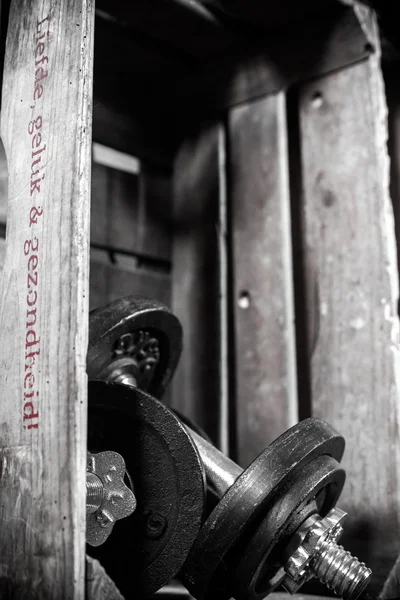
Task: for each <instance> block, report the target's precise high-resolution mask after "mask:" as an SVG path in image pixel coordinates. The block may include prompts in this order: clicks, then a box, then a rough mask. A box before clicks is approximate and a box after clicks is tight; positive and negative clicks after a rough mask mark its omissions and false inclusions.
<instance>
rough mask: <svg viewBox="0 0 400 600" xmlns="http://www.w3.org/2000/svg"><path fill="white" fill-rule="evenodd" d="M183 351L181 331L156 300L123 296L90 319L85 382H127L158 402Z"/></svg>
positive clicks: (174, 318)
mask: <svg viewBox="0 0 400 600" xmlns="http://www.w3.org/2000/svg"><path fill="white" fill-rule="evenodd" d="M181 352H182V326H181V324H180V322H179V320H178V319H177V317H175V315H173V314H172V313H171V312H170V310H169V309H168V308H167V307H166V306H164V304H161V302H157V301H155V300H149V299H147V298H142V297H139V296H128V297H126V298H120V299H119V300H116V301H115V302H111V303H110V304H108V305H107V306H104V307H101V308H97V309H95V310H93V311H91V313H90V315H89V349H88V354H87V373H88V378H89V380H94V379H99V380H103V381H115V382H117V383H130V384H133V385H135V386H136V387H138V388H140V389H142V390H145V391H147V392H149V394H151V395H153V396H155V397H157V398H161V396H162V395H163V393H164V391H165V388H166V386H167V384H168V383H169V381H170V380H171V377H172V376H173V374H174V371H175V369H176V367H177V364H178V361H179V357H180V355H181Z"/></svg>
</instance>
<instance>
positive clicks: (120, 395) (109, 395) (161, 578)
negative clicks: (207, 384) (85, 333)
mask: <svg viewBox="0 0 400 600" xmlns="http://www.w3.org/2000/svg"><path fill="white" fill-rule="evenodd" d="M88 396H89V406H88V428H90V412H91V411H92V410H94V409H103V408H105V409H106V410H114V411H117V412H120V413H121V414H126V415H128V416H130V417H131V418H132V419H133V416H132V410H133V406H136V410H138V409H139V411H140V412H141V416H142V418H143V414H146V413H147V414H149V412H150V406H151V404H153V406H154V405H155V406H156V407H157V411H158V414H159V415H162V417H163V419H166V420H169V421H170V422H172V421H173V422H174V425H176V426H177V427H174V435H173V436H171V438H170V439H169V440H167V443H168V444H170V445H171V446H176V448H177V447H178V443H179V440H178V436H177V435H176V432H177V431H178V430H179V432H180V433H179V436H180V442H182V440H183V439H184V440H185V442H184V443H185V445H186V452H185V461H184V464H185V472H184V473H179V489H180V491H182V490H185V489H187V488H188V484H187V473H188V472H189V471H190V479H191V486H190V488H191V490H190V491H192V488H193V485H194V484H195V486H196V488H197V493H198V495H199V498H200V494H201V499H200V500H199V510H198V512H197V514H196V516H195V515H193V510H191V511H189V513H190V517H191V518H190V523H191V527H190V528H188V527H187V523H186V522H185V521H187V519H184V518H183V517H182V515H180V516H179V517H178V519H177V524H176V527H175V530H174V532H173V533H172V535H171V537H170V538H169V542H168V544H167V545H166V546H165V547H164V548H163V550H162V551H161V553H160V554H159V555H158V556H157V558H156V559H155V561H153V563H152V564H151V565H149V566H148V567H147V568H146V569H145V570H144V571H142V573H141V578H140V580H139V581H136V582H135V586H134V587H135V589H134V590H133V592H132V593H133V594H137V593H138V585H140V592H141V594H142V595H143V596H144V597H147V596H149V595H152V594H153V593H154V592H155V591H157V590H158V589H159V588H160V587H162V586H163V585H165V583H167V582H168V581H169V580H170V579H171V578H173V577H175V576H176V575H177V573H178V572H179V570H180V568H181V566H182V564H183V562H184V560H185V558H186V555H187V553H188V551H189V549H190V547H191V545H192V544H193V541H194V540H195V538H196V536H197V535H198V531H199V530H200V527H201V524H202V522H203V515H204V509H205V489H206V476H205V472H204V466H203V463H202V461H201V458H200V455H199V452H198V450H197V448H196V446H195V444H194V443H193V441H192V439H191V437H190V435H189V434H188V432H187V431H186V429H185V427H184V425H183V424H182V423H181V422H180V420H179V419H178V417H176V416H175V415H174V414H173V412H172V411H171V410H170V409H169V408H168V407H167V406H165V404H163V403H162V402H160V401H159V400H157V399H156V398H153V397H152V396H151V395H150V394H147V393H146V392H143V391H142V390H139V389H137V388H131V387H129V386H125V385H123V384H118V383H114V382H104V381H100V380H91V381H89V383H88ZM101 396H102V397H101ZM151 416H153V415H151ZM147 422H149V421H146V423H147ZM151 425H152V426H153V427H154V425H155V424H154V422H153V421H152V422H151ZM164 439H165V438H164ZM123 458H124V459H125V461H126V464H127V467H128V466H129V465H128V460H127V458H126V457H125V456H124V457H123ZM189 460H190V463H189ZM188 465H190V466H188ZM196 479H197V482H196ZM133 483H134V485H135V482H133ZM185 497H187V501H186V503H187V505H188V506H187V508H188V507H189V506H190V507H192V506H193V503H192V502H191V501H189V497H190V495H189V494H187V496H185ZM181 498H182V496H181ZM181 501H182V502H183V500H181ZM186 510H187V509H186ZM111 535H112V534H111ZM176 540H179V542H178V543H174V541H175V542H176ZM182 543H183V544H184V546H185V549H186V550H185V556H182V553H181V552H179V553H178V550H175V551H176V554H177V556H176V557H175V559H174V561H175V562H174V569H173V570H174V572H173V573H172V570H171V569H169V571H168V575H167V576H165V575H163V568H162V564H163V560H164V557H165V555H166V554H168V556H169V557H171V555H172V554H171V549H170V547H171V546H172V544H173V545H174V547H175V548H178V547H179V546H182ZM167 550H168V552H167ZM178 554H179V556H178ZM103 566H104V567H105V568H107V567H106V565H103ZM150 569H151V573H152V575H151V584H150V582H149V581H147V580H150V577H149V573H150ZM146 578H147V579H146ZM154 581H156V583H154ZM115 583H116V585H117V586H118V582H117V581H116V582H115ZM124 593H125V594H126V593H127V592H126V590H125V592H124ZM132 598H133V596H132ZM127 600H128V598H127Z"/></svg>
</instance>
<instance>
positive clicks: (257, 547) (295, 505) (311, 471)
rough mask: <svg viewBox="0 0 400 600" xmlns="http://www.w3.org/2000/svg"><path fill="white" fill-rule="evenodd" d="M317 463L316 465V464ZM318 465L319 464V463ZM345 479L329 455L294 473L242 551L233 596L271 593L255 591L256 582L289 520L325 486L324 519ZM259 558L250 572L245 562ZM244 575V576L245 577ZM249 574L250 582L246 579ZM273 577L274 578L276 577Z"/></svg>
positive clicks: (253, 598)
mask: <svg viewBox="0 0 400 600" xmlns="http://www.w3.org/2000/svg"><path fill="white" fill-rule="evenodd" d="M316 463H317V464H316ZM318 463H319V464H318ZM311 479H317V480H318V481H317V483H316V485H312V483H311V481H310V480H311ZM345 479H346V473H345V470H344V469H343V467H341V466H340V464H339V463H338V461H337V460H336V459H334V458H333V457H332V456H329V455H327V454H323V455H321V456H318V457H316V458H315V459H314V460H312V461H310V462H309V463H307V464H306V465H304V467H303V468H302V469H301V470H300V471H298V472H297V478H296V481H294V482H293V483H292V484H291V485H290V486H289V487H290V494H285V496H282V498H280V499H279V500H278V501H277V502H275V503H274V504H273V505H272V506H271V508H270V510H269V511H268V513H267V514H266V515H265V516H264V517H263V518H262V521H261V523H260V524H259V525H258V526H257V528H256V531H255V532H253V534H252V536H251V539H250V542H249V543H248V544H247V545H246V546H245V549H244V550H242V552H241V559H240V562H239V564H238V565H237V566H236V568H235V569H234V579H235V586H236V588H235V589H236V590H237V593H236V597H237V599H238V600H263V598H265V597H266V596H268V595H269V594H270V593H272V592H273V591H274V590H275V589H276V587H277V586H278V585H279V583H278V584H276V585H275V586H270V587H268V588H266V589H263V590H262V591H256V587H257V579H258V577H259V575H260V571H261V569H262V567H261V565H262V564H263V563H264V561H265V558H266V556H271V554H272V553H273V551H274V549H275V548H276V546H277V544H279V543H280V541H281V537H282V535H283V533H284V531H285V529H287V528H288V525H289V522H290V519H291V518H292V516H293V514H294V513H296V512H298V511H299V510H301V508H302V507H303V506H304V505H305V504H307V503H308V502H309V501H310V500H312V499H313V497H315V494H316V493H319V492H320V491H322V490H323V489H325V488H326V487H328V486H332V494H331V495H330V496H329V497H326V498H325V499H324V504H323V506H322V510H321V511H320V513H319V514H320V515H321V516H322V517H324V516H325V515H326V514H327V513H328V512H329V511H330V510H331V509H332V508H333V507H334V506H335V505H336V502H337V500H338V498H339V496H340V494H341V492H342V489H343V486H344V483H345ZM307 483H308V484H309V485H308V486H307V487H308V489H307V491H306V492H302V489H301V488H304V487H305V486H306V485H307ZM266 529H267V530H268V529H269V533H268V536H269V538H270V540H271V541H270V544H269V546H268V548H265V545H264V551H261V548H262V545H261V540H265V538H266V537H267V535H266ZM261 554H262V557H261V558H260V559H259V560H258V561H256V562H258V567H256V568H254V569H252V568H251V567H249V566H248V562H249V561H251V559H252V557H253V560H254V557H255V556H258V555H261ZM246 574H247V575H246ZM248 574H250V575H251V576H250V579H249V577H248ZM275 576H276V574H275V575H274V576H273V577H275Z"/></svg>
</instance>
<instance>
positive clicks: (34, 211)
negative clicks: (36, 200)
mask: <svg viewBox="0 0 400 600" xmlns="http://www.w3.org/2000/svg"><path fill="white" fill-rule="evenodd" d="M42 214H43V209H41V208H40V206H39V208H36V206H34V207H33V208H31V210H30V213H29V217H30V223H29V227H31V226H32V225H33V224H35V225H36V223H37V220H38V217H41V216H42Z"/></svg>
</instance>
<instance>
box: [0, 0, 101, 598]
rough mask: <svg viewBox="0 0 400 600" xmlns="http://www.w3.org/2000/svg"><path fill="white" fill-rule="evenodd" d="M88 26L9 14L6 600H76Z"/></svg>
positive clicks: (2, 298)
mask: <svg viewBox="0 0 400 600" xmlns="http://www.w3.org/2000/svg"><path fill="white" fill-rule="evenodd" d="M22 17H23V18H22ZM93 20H94V10H93V5H92V2H91V0H73V1H71V2H68V4H64V3H62V2H50V1H48V0H35V1H32V0H29V1H28V0H14V1H13V2H12V6H11V13H10V23H9V29H8V39H7V50H6V59H5V71H4V79H3V96H2V114H1V135H2V140H3V143H4V146H5V149H6V154H7V159H8V168H9V173H8V175H9V201H8V214H7V251H6V257H5V264H4V269H3V276H2V288H1V295H0V308H1V310H0V330H1V336H2V345H1V349H0V395H1V404H0V423H1V440H2V441H1V478H0V497H1V507H0V529H1V536H0V590H1V594H0V595H1V598H2V599H3V598H4V599H8V598H10V599H11V598H13V599H14V598H15V599H18V600H24V599H28V598H29V599H30V600H32V599H33V598H37V599H39V598H40V600H45V599H50V598H57V599H67V598H68V600H72V599H79V600H81V599H82V598H83V597H84V567H85V496H86V494H85V491H86V487H85V483H86V472H85V466H86V460H85V458H86V420H87V404H86V394H87V382H86V373H85V370H86V369H85V367H86V364H85V363H86V350H87V331H88V330H87V310H88V280H89V277H88V263H89V190H90V187H89V186H90V162H91V161H90V139H91V87H92V86H91V83H92V59H93V47H92V45H93Z"/></svg>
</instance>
